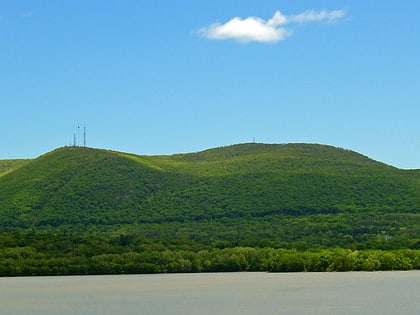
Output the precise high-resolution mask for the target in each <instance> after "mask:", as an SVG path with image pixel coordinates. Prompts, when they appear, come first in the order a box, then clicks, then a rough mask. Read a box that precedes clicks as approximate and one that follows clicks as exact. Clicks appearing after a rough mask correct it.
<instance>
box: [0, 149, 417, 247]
mask: <svg viewBox="0 0 420 315" xmlns="http://www.w3.org/2000/svg"><path fill="white" fill-rule="evenodd" d="M1 165H2V164H0V166H1ZM419 188H420V176H419V174H418V172H417V171H404V170H399V169H396V168H394V167H391V166H388V165H385V164H382V163H379V162H376V161H373V160H371V159H369V158H367V157H365V156H363V155H360V154H358V153H355V152H352V151H348V150H343V149H337V148H334V147H329V146H322V145H315V144H288V145H266V144H242V145H235V146H229V147H223V148H217V149H210V150H206V151H203V152H198V153H190V154H178V155H172V156H136V155H132V154H127V153H121V152H111V151H105V150H97V149H89V148H76V149H75V148H72V147H66V148H61V149H57V150H55V151H53V152H50V153H48V154H45V155H43V156H41V157H40V158H38V159H35V160H32V161H29V162H27V163H24V164H23V165H22V167H20V168H17V169H15V170H13V171H11V172H9V173H8V174H6V175H5V176H2V177H0V196H2V199H1V200H0V222H1V228H2V229H3V230H4V229H6V230H8V229H26V228H29V227H36V228H43V229H45V228H51V227H52V228H59V229H67V230H73V231H74V230H78V231H83V230H96V229H98V228H99V229H102V228H103V227H106V226H108V227H110V228H111V229H112V230H114V231H115V230H119V231H122V230H123V231H131V232H133V231H135V232H136V233H143V235H145V236H148V237H170V238H189V239H194V240H197V241H199V242H212V241H219V242H232V241H239V242H242V243H241V244H247V242H250V245H253V243H252V242H254V243H255V242H259V241H261V240H269V241H270V242H277V243H278V244H286V243H293V244H298V243H300V244H301V243H306V244H312V245H313V244H317V245H326V246H331V245H340V246H343V245H344V246H347V245H349V244H353V243H355V242H358V243H364V244H365V243H369V242H370V243H369V244H372V242H380V243H383V242H382V241H383V240H392V241H393V242H394V243H395V244H403V246H408V247H416V246H418V245H416V244H418V238H416V233H417V232H418V228H419V225H420V223H419V215H418V212H419V211H418V209H419V206H420V189H419ZM255 239H258V241H255ZM252 240H254V241H252ZM302 246H303V245H302ZM366 246H369V245H366Z"/></svg>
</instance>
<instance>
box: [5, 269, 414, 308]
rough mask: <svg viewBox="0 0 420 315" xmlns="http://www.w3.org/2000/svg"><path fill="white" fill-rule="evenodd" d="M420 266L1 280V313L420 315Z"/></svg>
mask: <svg viewBox="0 0 420 315" xmlns="http://www.w3.org/2000/svg"><path fill="white" fill-rule="evenodd" d="M419 310H420V271H401V272H400V271H391V272H347V273H202V274H158V275H115V276H68V277H61V276H57V277H17V278H9V277H8V278H0V314H11V315H12V314H25V315H26V314H33V315H38V314H43V315H45V314H63V315H69V314H80V315H82V314H86V315H94V314H98V315H99V314H101V315H102V314H113V315H114V314H117V315H123V314H153V315H161V314H229V315H232V314H287V315H292V314H311V315H314V314H322V315H326V314H334V315H341V314H349V315H350V314H351V315H355V314H363V315H369V314H389V315H391V314H392V315H395V314H401V315H402V314H404V315H410V314H412V315H414V314H416V315H417V314H419Z"/></svg>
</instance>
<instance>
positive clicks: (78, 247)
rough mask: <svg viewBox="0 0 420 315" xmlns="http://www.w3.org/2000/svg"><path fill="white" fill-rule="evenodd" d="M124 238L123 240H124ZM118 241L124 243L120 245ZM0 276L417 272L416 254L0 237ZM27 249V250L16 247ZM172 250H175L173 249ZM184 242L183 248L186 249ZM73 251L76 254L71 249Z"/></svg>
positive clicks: (52, 236)
mask: <svg viewBox="0 0 420 315" xmlns="http://www.w3.org/2000/svg"><path fill="white" fill-rule="evenodd" d="M123 238H124V237H123ZM121 241H123V242H122V243H121ZM0 243H1V245H2V246H1V249H0V276H21V275H71V274H117V273H126V274H130V273H164V272H165V273H173V272H227V271H230V272H231V271H270V272H299V271H317V272H318V271H376V270H412V269H419V268H420V250H392V251H383V250H372V249H370V250H350V249H340V248H332V249H324V250H318V251H297V250H294V249H281V248H280V249H275V248H269V247H264V248H258V247H233V248H223V249H219V248H207V249H206V248H203V249H198V250H194V249H193V248H190V249H180V248H179V245H180V244H179V243H178V244H170V242H166V244H164V243H160V244H157V243H154V242H150V241H149V240H147V239H142V238H133V239H132V240H131V241H130V244H126V240H124V239H121V235H120V237H110V236H109V235H102V236H96V237H94V238H92V236H91V235H85V236H81V235H77V236H74V235H73V236H72V235H57V234H47V233H43V234H22V233H19V234H18V233H16V234H13V233H3V234H1V235H0ZM22 244H26V245H25V246H19V245H22ZM173 246H175V247H177V249H174V248H172V247H173ZM188 246H189V245H188V243H186V244H182V246H181V247H188ZM73 248H75V250H73Z"/></svg>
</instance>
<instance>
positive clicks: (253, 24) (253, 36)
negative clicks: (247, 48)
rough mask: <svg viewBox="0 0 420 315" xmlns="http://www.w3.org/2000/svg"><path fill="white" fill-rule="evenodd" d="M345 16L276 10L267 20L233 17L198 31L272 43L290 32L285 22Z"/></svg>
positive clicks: (216, 36) (215, 36)
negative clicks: (288, 12)
mask: <svg viewBox="0 0 420 315" xmlns="http://www.w3.org/2000/svg"><path fill="white" fill-rule="evenodd" d="M344 16H345V11H344V10H335V11H326V10H322V11H319V12H317V11H313V10H309V11H305V12H303V13H301V14H297V15H291V16H285V15H283V14H282V13H281V12H280V11H276V13H275V14H274V16H273V17H272V18H271V19H269V20H268V21H266V20H263V19H261V18H259V17H248V18H245V19H242V18H240V17H235V18H233V19H231V20H230V21H228V22H226V23H224V24H220V23H215V24H212V25H210V26H207V27H203V28H201V29H200V30H199V31H198V33H199V34H200V35H202V36H204V37H206V38H209V39H216V40H223V39H233V40H237V41H240V42H263V43H272V42H278V41H281V40H284V39H286V38H287V37H288V36H290V35H291V34H292V31H291V30H290V28H286V25H287V24H291V23H305V22H319V21H328V22H331V21H334V20H337V19H340V18H342V17H344Z"/></svg>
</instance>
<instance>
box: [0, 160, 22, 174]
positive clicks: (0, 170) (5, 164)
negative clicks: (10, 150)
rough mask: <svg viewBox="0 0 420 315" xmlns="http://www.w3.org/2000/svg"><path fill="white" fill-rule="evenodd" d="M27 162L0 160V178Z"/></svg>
mask: <svg viewBox="0 0 420 315" xmlns="http://www.w3.org/2000/svg"><path fill="white" fill-rule="evenodd" d="M28 161H29V160H27V159H13V160H0V177H1V176H3V175H6V174H7V173H10V172H12V171H13V170H15V169H17V168H19V167H21V166H22V165H24V164H25V163H26V162H28Z"/></svg>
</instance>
